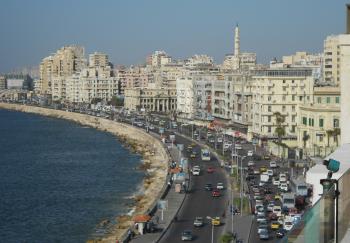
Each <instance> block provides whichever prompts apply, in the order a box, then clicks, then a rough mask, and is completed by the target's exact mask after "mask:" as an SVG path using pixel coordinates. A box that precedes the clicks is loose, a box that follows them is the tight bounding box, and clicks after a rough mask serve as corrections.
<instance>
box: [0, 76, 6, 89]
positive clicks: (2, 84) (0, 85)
mask: <svg viewBox="0 0 350 243" xmlns="http://www.w3.org/2000/svg"><path fill="white" fill-rule="evenodd" d="M2 89H6V77H5V76H0V90H2Z"/></svg>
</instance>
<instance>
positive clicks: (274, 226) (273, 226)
mask: <svg viewBox="0 0 350 243" xmlns="http://www.w3.org/2000/svg"><path fill="white" fill-rule="evenodd" d="M279 228H280V223H278V221H272V222H271V229H272V230H278V229H279Z"/></svg>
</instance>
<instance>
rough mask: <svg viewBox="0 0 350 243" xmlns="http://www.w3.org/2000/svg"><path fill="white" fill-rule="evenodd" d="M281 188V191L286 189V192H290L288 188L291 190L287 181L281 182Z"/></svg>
mask: <svg viewBox="0 0 350 243" xmlns="http://www.w3.org/2000/svg"><path fill="white" fill-rule="evenodd" d="M279 188H280V190H281V191H284V192H288V190H289V189H288V185H287V183H281V184H280V186H279Z"/></svg>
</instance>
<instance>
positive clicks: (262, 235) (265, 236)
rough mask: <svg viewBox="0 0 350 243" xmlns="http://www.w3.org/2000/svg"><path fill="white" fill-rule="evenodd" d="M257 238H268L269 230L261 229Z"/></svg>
mask: <svg viewBox="0 0 350 243" xmlns="http://www.w3.org/2000/svg"><path fill="white" fill-rule="evenodd" d="M259 238H260V240H268V239H269V238H270V237H269V231H268V230H267V229H264V230H262V231H261V232H260V234H259Z"/></svg>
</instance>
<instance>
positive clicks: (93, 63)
mask: <svg viewBox="0 0 350 243" xmlns="http://www.w3.org/2000/svg"><path fill="white" fill-rule="evenodd" d="M108 65H109V62H108V55H107V54H105V53H101V52H94V53H93V54H90V55H89V66H90V67H102V68H104V67H107V66H108Z"/></svg>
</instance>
